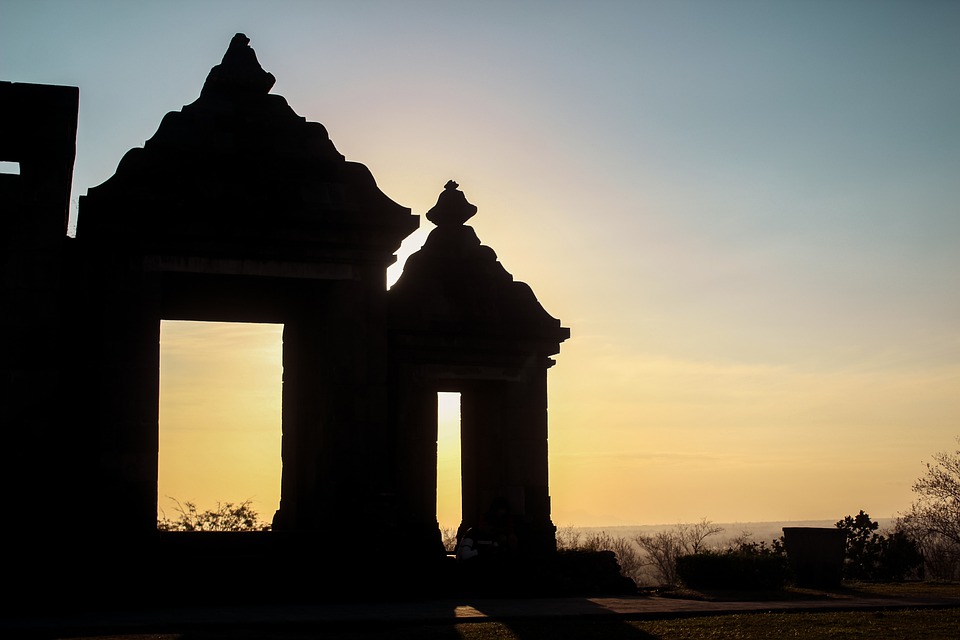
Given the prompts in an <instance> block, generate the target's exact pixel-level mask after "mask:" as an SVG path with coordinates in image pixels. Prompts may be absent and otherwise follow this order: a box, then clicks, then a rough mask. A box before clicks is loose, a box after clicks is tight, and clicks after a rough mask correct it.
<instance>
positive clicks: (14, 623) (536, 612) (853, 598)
mask: <svg viewBox="0 0 960 640" xmlns="http://www.w3.org/2000/svg"><path fill="white" fill-rule="evenodd" d="M920 607H924V608H928V607H960V598H956V597H939V598H928V597H877V596H860V595H840V596H835V597H830V598H827V599H810V600H803V599H800V600H797V599H791V600H768V601H762V602H757V601H722V602H721V601H707V600H699V599H683V598H673V597H662V596H656V595H641V596H625V597H581V598H577V597H566V598H512V599H507V598H461V599H450V600H444V599H437V600H409V601H383V602H374V603H358V602H343V603H315V604H297V605H258V606H243V607H239V606H217V607H203V608H165V609H150V610H147V609H144V610H142V611H137V610H127V611H121V612H111V613H73V614H69V615H58V616H43V615H36V614H33V615H30V616H23V617H17V616H16V615H12V616H11V615H6V616H4V618H3V619H2V620H0V636H2V637H4V638H81V637H92V636H101V637H102V636H109V637H110V638H112V639H117V638H127V637H129V638H143V637H164V636H162V635H154V634H170V633H175V634H181V633H182V634H184V635H183V636H182V637H184V638H188V637H194V636H196V637H201V636H202V635H203V634H204V633H208V632H211V631H214V630H216V631H217V632H219V633H222V634H224V635H223V636H222V637H230V636H229V632H230V630H231V629H235V630H247V631H248V632H249V630H251V629H260V630H261V631H263V632H264V633H263V635H262V636H260V637H264V638H267V637H270V632H269V630H274V631H278V632H279V631H282V630H284V629H294V628H298V629H305V628H314V629H323V628H331V627H343V626H344V625H358V624H364V625H366V624H375V625H378V626H382V625H389V626H394V625H397V626H402V625H410V624H419V625H428V624H429V625H451V624H458V623H463V622H477V621H506V620H520V619H534V618H551V619H556V618H563V617H576V618H584V617H589V616H604V617H620V618H624V619H631V620H638V619H656V618H671V617H680V616H693V615H712V614H729V613H759V612H781V611H838V610H883V609H905V608H920ZM147 634H149V635H147ZM203 637H206V636H203ZM217 637H220V636H219V635H218V636H217ZM245 637H246V636H245Z"/></svg>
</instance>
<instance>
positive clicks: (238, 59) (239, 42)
mask: <svg viewBox="0 0 960 640" xmlns="http://www.w3.org/2000/svg"><path fill="white" fill-rule="evenodd" d="M276 81H277V79H276V78H274V77H273V74H272V73H268V72H266V71H264V70H263V67H261V66H260V63H259V62H258V61H257V53H256V52H255V51H254V50H253V49H252V48H251V47H250V38H248V37H247V36H245V35H244V34H242V33H238V34H236V35H235V36H233V39H232V40H231V41H230V46H229V47H228V48H227V52H226V53H225V54H223V60H222V61H221V62H220V64H218V65H217V66H215V67H214V68H212V69H210V73H209V74H207V80H206V82H204V84H203V90H202V91H201V92H200V95H209V94H211V93H225V94H233V95H240V94H248V95H262V94H265V93H269V92H270V89H271V88H273V85H274V83H275V82H276Z"/></svg>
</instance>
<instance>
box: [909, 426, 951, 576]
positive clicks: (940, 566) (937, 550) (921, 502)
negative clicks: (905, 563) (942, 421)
mask: <svg viewBox="0 0 960 640" xmlns="http://www.w3.org/2000/svg"><path fill="white" fill-rule="evenodd" d="M957 443H958V444H960V438H957ZM926 467H927V470H926V473H924V475H923V476H922V477H920V479H918V480H917V481H916V482H915V483H914V484H913V492H914V493H915V494H916V496H917V499H916V501H915V502H914V503H913V505H912V506H911V507H910V510H909V511H908V512H907V513H906V514H905V515H903V516H902V517H901V518H900V519H899V521H898V526H899V527H900V528H901V529H902V530H904V531H905V532H907V533H909V534H910V535H912V536H913V537H914V538H915V539H916V540H917V541H918V542H919V544H920V547H921V549H922V551H923V555H924V559H925V565H926V569H927V574H928V576H929V577H931V578H937V579H945V580H958V579H960V449H958V450H957V451H954V452H950V451H942V452H940V453H936V454H934V456H933V462H932V463H929V462H928V463H927V465H926Z"/></svg>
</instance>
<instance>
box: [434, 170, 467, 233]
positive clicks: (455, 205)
mask: <svg viewBox="0 0 960 640" xmlns="http://www.w3.org/2000/svg"><path fill="white" fill-rule="evenodd" d="M459 186H460V185H458V184H457V183H456V182H454V181H453V180H449V181H447V184H445V185H444V186H443V191H442V192H441V193H440V197H439V198H437V204H435V205H434V206H433V208H432V209H430V211H427V220H429V221H430V222H432V223H433V224H435V225H437V226H438V227H440V226H445V225H450V226H453V225H461V224H463V223H465V222H466V221H467V220H469V219H470V218H472V217H473V215H474V214H475V213H476V212H477V207H476V206H475V205H472V204H470V203H469V202H467V197H466V196H465V195H463V192H462V191H458V189H457V188H458V187H459Z"/></svg>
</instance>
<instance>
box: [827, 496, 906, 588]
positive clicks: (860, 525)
mask: <svg viewBox="0 0 960 640" xmlns="http://www.w3.org/2000/svg"><path fill="white" fill-rule="evenodd" d="M837 528H839V529H843V530H844V531H845V532H846V534H847V550H846V559H845V562H844V566H843V571H844V576H845V577H846V578H850V579H854V580H903V579H904V578H906V577H907V576H908V575H910V574H911V573H913V572H914V571H915V570H916V569H917V568H918V567H920V565H921V564H922V563H923V555H922V554H921V553H920V547H919V545H918V544H917V542H916V541H915V540H914V539H913V538H912V537H911V536H910V535H909V534H908V533H907V532H906V531H905V530H903V529H902V528H898V529H895V530H894V531H893V532H891V533H889V534H882V533H879V529H880V524H879V523H878V522H875V521H873V520H871V519H870V516H869V514H867V513H865V512H864V511H863V509H861V510H860V513H858V514H857V515H856V516H846V517H844V519H843V520H840V521H839V522H837Z"/></svg>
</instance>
